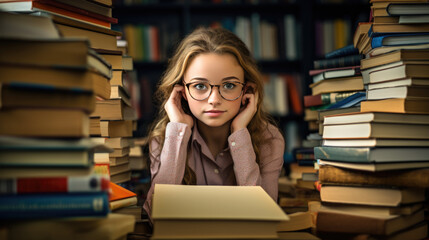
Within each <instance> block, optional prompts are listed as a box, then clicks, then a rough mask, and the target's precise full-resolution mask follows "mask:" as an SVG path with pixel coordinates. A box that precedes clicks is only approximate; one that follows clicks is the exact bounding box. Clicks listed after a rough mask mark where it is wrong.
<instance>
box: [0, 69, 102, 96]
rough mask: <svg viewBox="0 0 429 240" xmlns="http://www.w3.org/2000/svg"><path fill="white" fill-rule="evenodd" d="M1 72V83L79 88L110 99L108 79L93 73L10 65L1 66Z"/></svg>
mask: <svg viewBox="0 0 429 240" xmlns="http://www.w3.org/2000/svg"><path fill="white" fill-rule="evenodd" d="M0 71H1V73H2V77H1V78H0V82H1V83H31V84H40V85H42V84H43V85H47V87H48V88H49V87H52V86H53V87H56V88H67V89H73V88H77V89H83V90H88V91H93V92H94V93H95V95H96V96H98V97H100V98H102V99H108V98H109V97H110V84H109V80H108V78H106V77H104V76H102V75H100V74H97V73H96V72H93V71H77V70H76V69H70V68H58V67H37V66H29V65H9V64H0ZM58 79H61V81H58Z"/></svg>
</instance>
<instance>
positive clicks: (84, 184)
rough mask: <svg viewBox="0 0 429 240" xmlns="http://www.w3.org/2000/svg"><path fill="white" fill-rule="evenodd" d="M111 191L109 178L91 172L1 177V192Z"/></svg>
mask: <svg viewBox="0 0 429 240" xmlns="http://www.w3.org/2000/svg"><path fill="white" fill-rule="evenodd" d="M100 191H106V192H107V191H109V179H108V178H106V177H104V176H101V175H97V174H91V175H87V176H70V177H27V178H6V179H0V194H24V193H62V192H64V193H72V192H100Z"/></svg>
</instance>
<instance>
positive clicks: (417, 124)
mask: <svg viewBox="0 0 429 240" xmlns="http://www.w3.org/2000/svg"><path fill="white" fill-rule="evenodd" d="M416 2H417V1H407V2H406V3H397V2H396V1H378V0H372V1H371V3H372V16H373V18H372V21H371V22H369V23H361V24H359V26H358V28H357V30H356V32H355V42H354V44H355V46H356V47H357V48H358V49H359V52H360V53H362V54H365V59H362V60H361V65H360V68H361V72H362V76H363V81H364V84H365V88H366V89H367V99H366V101H362V102H361V106H360V112H354V113H342V114H337V115H328V116H325V117H324V121H323V145H322V146H321V147H316V148H315V149H314V153H315V157H316V159H319V181H320V182H321V190H320V194H321V200H322V207H321V208H320V210H319V212H318V217H317V229H318V231H319V232H320V235H321V236H324V237H330V238H335V237H337V238H338V237H339V238H341V239H348V238H353V237H357V236H359V237H363V236H364V235H366V237H368V236H370V237H373V238H377V239H378V238H380V239H423V238H425V237H427V235H428V223H427V218H426V219H425V214H427V212H428V206H427V201H428V199H427V192H428V189H429V177H428V176H429V175H428V173H429V115H428V113H429V91H428V90H429V88H428V83H429V74H428V73H429V71H428V69H429V68H428V67H429V66H428V63H429V62H428V60H429V54H428V53H429V49H428V47H427V46H425V44H427V42H426V43H425V42H424V41H422V42H416V41H415V40H416V39H420V40H422V38H421V37H422V36H425V35H426V34H428V33H429V32H428V29H426V28H425V26H426V25H427V24H425V23H423V22H419V23H406V24H405V23H401V22H398V21H399V19H400V18H401V16H402V15H401V14H409V15H413V14H414V15H415V14H422V12H420V11H419V10H418V8H421V9H424V8H425V7H426V9H427V7H428V6H429V5H428V4H427V3H425V4H421V3H419V4H417V3H416ZM393 9H395V11H393ZM399 9H402V10H404V9H408V10H410V11H408V10H407V12H406V13H404V12H401V13H400V15H398V16H393V15H389V13H393V12H395V13H398V14H399V12H397V11H399ZM383 11H384V13H383ZM383 14H384V15H383ZM426 14H427V13H426ZM416 19H420V17H416ZM426 27H427V26H426ZM416 36H420V37H416ZM423 38H424V37H423ZM383 39H384V40H383Z"/></svg>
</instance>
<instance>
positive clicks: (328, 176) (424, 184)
mask: <svg viewBox="0 0 429 240" xmlns="http://www.w3.org/2000/svg"><path fill="white" fill-rule="evenodd" d="M325 162H327V161H325ZM413 163H414V162H412V163H410V165H409V166H407V165H406V164H404V163H402V167H403V169H392V170H386V171H376V172H369V171H360V169H347V168H343V167H342V166H345V167H347V164H344V165H341V164H338V165H339V166H338V167H337V166H333V165H320V166H319V181H320V182H321V183H322V184H323V183H336V184H359V185H368V186H386V187H389V186H393V187H414V188H428V187H429V168H423V169H412V168H413ZM423 163H425V164H426V166H427V165H428V162H423ZM334 164H335V163H334ZM355 165H356V164H355ZM381 167H382V166H381ZM416 167H417V168H418V167H419V166H414V168H416ZM420 167H424V166H420ZM386 168H387V167H386ZM407 168H408V169H407ZM410 168H411V169H410Z"/></svg>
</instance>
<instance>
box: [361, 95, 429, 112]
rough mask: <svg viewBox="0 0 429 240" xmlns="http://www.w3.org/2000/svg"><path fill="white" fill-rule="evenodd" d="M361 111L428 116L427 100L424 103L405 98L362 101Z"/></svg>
mask: <svg viewBox="0 0 429 240" xmlns="http://www.w3.org/2000/svg"><path fill="white" fill-rule="evenodd" d="M361 111H362V112H393V113H410V114H412V113H418V114H428V113H429V105H428V101H427V100H426V101H425V100H414V99H405V98H390V99H382V100H372V101H363V102H362V103H361Z"/></svg>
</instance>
